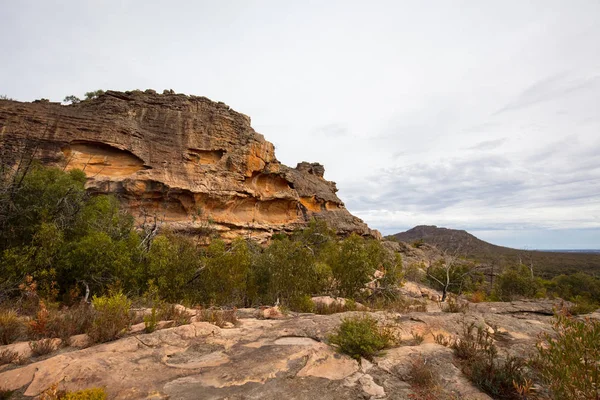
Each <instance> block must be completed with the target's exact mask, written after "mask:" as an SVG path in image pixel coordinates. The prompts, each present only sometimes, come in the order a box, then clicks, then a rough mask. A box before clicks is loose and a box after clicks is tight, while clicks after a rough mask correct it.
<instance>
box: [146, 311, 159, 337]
mask: <svg viewBox="0 0 600 400" xmlns="http://www.w3.org/2000/svg"><path fill="white" fill-rule="evenodd" d="M157 324H158V317H157V313H156V307H152V311H151V312H150V314H148V315H144V331H145V332H146V333H152V332H154V331H155V330H156V325H157Z"/></svg>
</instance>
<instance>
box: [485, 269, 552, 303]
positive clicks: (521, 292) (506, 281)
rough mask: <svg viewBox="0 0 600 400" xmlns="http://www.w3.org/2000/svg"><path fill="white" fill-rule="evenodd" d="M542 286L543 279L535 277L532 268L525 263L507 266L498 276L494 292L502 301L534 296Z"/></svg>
mask: <svg viewBox="0 0 600 400" xmlns="http://www.w3.org/2000/svg"><path fill="white" fill-rule="evenodd" d="M540 288H541V281H540V280H538V279H536V278H534V277H533V274H532V273H531V271H530V269H529V268H528V267H527V266H526V265H523V264H520V265H517V266H516V267H512V268H507V269H506V270H505V271H504V272H503V273H502V274H500V275H499V276H498V277H496V282H495V284H494V293H495V295H496V296H497V297H498V298H499V299H500V300H502V301H511V300H514V299H516V298H519V297H527V298H531V297H534V296H535V294H536V293H537V291H538V290H539V289H540Z"/></svg>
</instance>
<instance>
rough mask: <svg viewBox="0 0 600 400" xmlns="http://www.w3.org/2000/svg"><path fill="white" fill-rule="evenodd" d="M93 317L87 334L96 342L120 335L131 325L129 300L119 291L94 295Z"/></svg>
mask: <svg viewBox="0 0 600 400" xmlns="http://www.w3.org/2000/svg"><path fill="white" fill-rule="evenodd" d="M92 305H93V306H94V311H95V312H94V319H93V321H92V324H91V327H90V331H89V332H88V335H89V336H90V339H91V340H92V341H93V342H94V343H96V342H100V343H102V342H108V341H110V340H115V339H117V338H118V337H119V336H121V335H122V334H123V333H124V332H125V331H126V330H127V329H128V328H129V326H130V325H131V320H132V314H131V311H130V309H131V301H130V300H129V299H128V298H127V296H125V295H124V294H123V293H121V292H117V293H113V294H111V295H109V296H101V297H96V296H94V297H93V299H92Z"/></svg>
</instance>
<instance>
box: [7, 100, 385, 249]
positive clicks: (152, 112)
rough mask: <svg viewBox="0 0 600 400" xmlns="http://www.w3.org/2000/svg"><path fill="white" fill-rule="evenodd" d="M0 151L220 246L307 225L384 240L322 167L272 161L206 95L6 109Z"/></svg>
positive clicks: (244, 127) (266, 149)
mask: <svg viewBox="0 0 600 400" xmlns="http://www.w3.org/2000/svg"><path fill="white" fill-rule="evenodd" d="M0 151H1V153H2V158H3V159H5V160H9V161H12V162H17V161H18V159H19V157H20V156H21V155H22V154H23V153H24V152H31V153H32V154H34V156H35V158H38V159H40V160H41V161H42V162H43V163H44V164H46V165H59V166H64V167H65V168H66V169H73V168H80V169H82V170H84V172H85V173H86V175H87V177H88V182H87V187H88V189H89V190H90V191H91V192H93V193H112V194H115V195H116V196H117V197H118V198H119V199H120V200H121V202H122V203H123V204H124V205H125V207H126V208H127V209H128V210H129V211H130V212H131V213H132V214H133V215H134V216H135V217H136V218H144V216H146V217H147V216H148V215H151V216H157V217H158V218H159V219H161V220H162V221H164V223H165V224H166V226H169V227H170V228H172V229H173V230H175V231H179V232H185V233H189V234H195V233H200V232H201V231H203V230H205V229H206V227H207V224H208V225H210V228H211V229H214V230H216V231H217V232H218V233H219V234H220V236H221V237H223V238H224V239H233V238H235V237H237V236H240V235H246V236H251V237H252V238H253V239H256V240H265V239H267V238H268V237H270V235H271V234H273V233H275V232H285V231H291V230H293V229H296V228H298V227H302V226H304V225H306V224H307V223H308V222H309V221H310V219H311V218H313V217H314V218H317V219H323V220H325V221H326V222H327V223H328V224H329V226H331V227H332V228H333V229H335V230H336V231H338V232H339V233H341V234H347V233H352V232H355V233H358V234H360V235H363V236H373V237H379V236H380V235H379V232H377V231H374V230H371V229H369V227H368V226H367V225H366V224H365V223H364V222H363V221H362V220H360V219H359V218H357V217H355V216H353V215H352V214H350V213H349V212H348V210H346V208H345V207H344V203H343V202H342V201H341V200H340V199H339V198H338V197H337V195H336V192H337V188H336V186H335V183H334V182H329V181H327V180H325V179H324V178H323V174H324V168H323V166H322V165H320V164H317V163H312V164H311V163H306V162H302V163H300V164H298V166H297V167H296V168H290V167H287V166H285V165H283V164H281V163H280V162H279V161H277V159H276V158H275V149H274V147H273V144H271V143H270V142H268V141H266V140H265V138H264V137H263V136H262V135H260V134H258V133H257V132H255V131H254V129H252V127H251V125H250V118H249V117H247V116H246V115H243V114H240V113H238V112H235V111H233V110H232V109H231V108H229V107H228V106H227V105H225V104H224V103H220V102H219V103H217V102H214V101H211V100H209V99H207V98H205V97H197V96H187V95H183V94H175V93H173V92H171V91H165V92H164V93H163V94H158V93H156V92H155V91H153V90H147V91H145V92H142V91H132V92H116V91H107V92H105V93H104V94H102V95H100V96H99V97H98V98H96V99H93V100H86V101H83V102H81V103H77V104H72V105H68V106H64V105H61V104H59V103H51V102H48V101H35V102H33V103H22V102H17V101H10V100H2V101H0Z"/></svg>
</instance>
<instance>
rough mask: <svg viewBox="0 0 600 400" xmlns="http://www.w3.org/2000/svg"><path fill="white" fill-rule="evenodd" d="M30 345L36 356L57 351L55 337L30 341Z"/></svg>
mask: <svg viewBox="0 0 600 400" xmlns="http://www.w3.org/2000/svg"><path fill="white" fill-rule="evenodd" d="M29 347H30V348H31V352H32V353H33V355H34V356H37V357H39V356H44V355H46V354H50V353H52V352H54V351H56V349H57V346H56V343H55V341H54V339H40V340H36V341H33V342H29Z"/></svg>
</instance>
